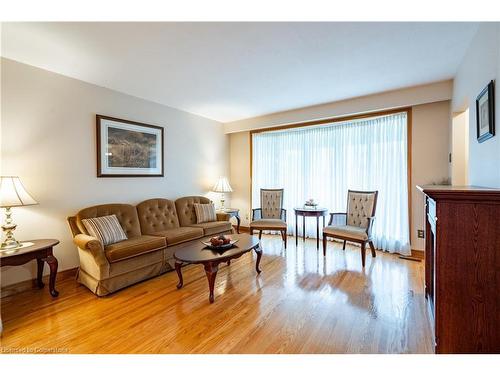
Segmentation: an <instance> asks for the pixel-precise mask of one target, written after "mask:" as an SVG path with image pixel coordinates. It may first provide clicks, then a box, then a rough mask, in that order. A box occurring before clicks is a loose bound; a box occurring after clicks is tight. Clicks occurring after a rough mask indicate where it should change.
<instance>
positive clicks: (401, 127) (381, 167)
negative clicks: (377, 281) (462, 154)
mask: <svg viewBox="0 0 500 375" xmlns="http://www.w3.org/2000/svg"><path fill="white" fill-rule="evenodd" d="M252 143H253V152H252V158H253V160H252V168H253V170H252V206H253V207H254V208H257V207H259V206H260V195H259V191H260V188H284V189H285V194H284V208H285V209H286V210H287V222H288V232H289V233H294V231H295V215H294V211H293V208H294V207H298V206H302V205H303V203H304V202H305V201H306V199H308V198H314V200H316V201H317V202H318V203H319V205H320V206H321V207H326V208H328V209H329V211H330V212H345V210H346V203H347V190H348V189H351V190H378V191H379V195H378V203H377V212H376V219H375V223H374V226H373V234H374V237H375V241H374V242H375V246H376V247H377V248H379V249H384V250H387V251H390V252H398V253H401V254H409V253H410V244H409V223H408V220H409V219H408V179H407V169H408V165H407V152H408V150H407V114H406V112H401V113H396V114H391V115H386V116H380V117H373V118H366V119H360V120H353V121H346V122H337V123H332V124H327V125H320V126H314V127H313V126H309V127H304V128H296V129H287V130H281V131H269V132H262V133H254V134H253V135H252ZM299 221H300V222H299V224H301V222H302V218H301V217H299ZM299 231H301V225H299ZM306 234H307V235H308V236H310V237H315V236H316V221H315V220H314V219H312V218H306Z"/></svg>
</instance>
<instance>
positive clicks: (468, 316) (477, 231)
mask: <svg viewBox="0 0 500 375" xmlns="http://www.w3.org/2000/svg"><path fill="white" fill-rule="evenodd" d="M418 188H419V190H421V191H422V192H423V193H424V194H425V207H426V215H425V216H426V219H425V230H426V239H425V295H426V298H427V303H428V310H429V315H430V318H431V325H432V327H433V329H434V339H435V348H436V353H500V190H498V189H486V188H478V187H456V186H437V185H431V186H419V187H418Z"/></svg>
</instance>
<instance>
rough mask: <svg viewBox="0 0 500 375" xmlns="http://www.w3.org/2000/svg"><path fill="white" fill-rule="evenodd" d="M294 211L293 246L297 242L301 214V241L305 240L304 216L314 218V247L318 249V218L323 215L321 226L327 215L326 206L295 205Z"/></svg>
mask: <svg viewBox="0 0 500 375" xmlns="http://www.w3.org/2000/svg"><path fill="white" fill-rule="evenodd" d="M293 210H294V211H295V246H297V245H298V244H299V216H302V241H305V240H306V217H315V218H316V248H317V249H318V250H319V218H320V217H323V228H324V227H325V217H326V216H327V215H328V209H327V208H306V207H296V208H294V209H293Z"/></svg>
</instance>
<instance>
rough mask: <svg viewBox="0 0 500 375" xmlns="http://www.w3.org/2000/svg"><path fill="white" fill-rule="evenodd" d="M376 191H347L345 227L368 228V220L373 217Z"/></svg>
mask: <svg viewBox="0 0 500 375" xmlns="http://www.w3.org/2000/svg"><path fill="white" fill-rule="evenodd" d="M377 196H378V191H356V190H349V191H348V193H347V225H351V226H354V227H361V228H368V224H369V221H368V218H369V217H372V216H375V209H376V208H377Z"/></svg>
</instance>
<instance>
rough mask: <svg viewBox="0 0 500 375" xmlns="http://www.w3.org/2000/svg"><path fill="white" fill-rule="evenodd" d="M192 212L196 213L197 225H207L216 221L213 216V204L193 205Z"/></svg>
mask: <svg viewBox="0 0 500 375" xmlns="http://www.w3.org/2000/svg"><path fill="white" fill-rule="evenodd" d="M194 211H195V212H196V223H197V224H201V223H208V222H210V221H216V220H217V217H216V215H215V206H214V204H213V203H208V204H201V203H194Z"/></svg>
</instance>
